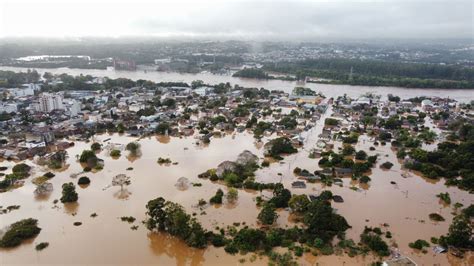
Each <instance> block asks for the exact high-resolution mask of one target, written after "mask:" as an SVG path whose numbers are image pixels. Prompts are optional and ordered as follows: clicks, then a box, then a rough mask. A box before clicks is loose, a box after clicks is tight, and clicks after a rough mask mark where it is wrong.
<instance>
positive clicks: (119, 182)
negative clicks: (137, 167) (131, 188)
mask: <svg viewBox="0 0 474 266" xmlns="http://www.w3.org/2000/svg"><path fill="white" fill-rule="evenodd" d="M130 183H131V182H130V177H129V176H127V175H125V174H118V175H116V176H114V177H113V178H112V186H120V190H123V186H128V185H130Z"/></svg>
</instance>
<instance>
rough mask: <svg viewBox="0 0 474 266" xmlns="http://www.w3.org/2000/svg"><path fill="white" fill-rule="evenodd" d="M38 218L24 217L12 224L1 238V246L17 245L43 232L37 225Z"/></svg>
mask: <svg viewBox="0 0 474 266" xmlns="http://www.w3.org/2000/svg"><path fill="white" fill-rule="evenodd" d="M37 224H38V220H36V219H33V218H28V219H23V220H20V221H18V222H16V223H13V224H11V225H10V226H9V227H8V229H7V230H6V231H5V233H4V234H3V236H2V238H1V239H0V247H2V248H9V247H16V246H19V245H20V244H21V242H22V241H23V240H26V239H30V238H33V237H35V236H37V235H38V234H39V233H40V232H41V228H39V227H38V226H37Z"/></svg>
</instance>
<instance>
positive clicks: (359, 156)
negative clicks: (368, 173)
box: [355, 150, 367, 160]
mask: <svg viewBox="0 0 474 266" xmlns="http://www.w3.org/2000/svg"><path fill="white" fill-rule="evenodd" d="M355 158H356V159H357V160H365V159H367V153H366V152H365V151H363V150H360V151H358V152H356V155H355Z"/></svg>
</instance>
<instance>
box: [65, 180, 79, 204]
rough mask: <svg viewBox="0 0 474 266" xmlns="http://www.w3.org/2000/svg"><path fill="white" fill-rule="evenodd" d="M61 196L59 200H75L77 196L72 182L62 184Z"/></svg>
mask: <svg viewBox="0 0 474 266" xmlns="http://www.w3.org/2000/svg"><path fill="white" fill-rule="evenodd" d="M62 194H63V196H62V197H61V202H62V203H66V202H76V201H77V199H78V198H79V197H78V195H77V192H76V186H74V184H73V183H72V182H69V183H64V184H63V193H62Z"/></svg>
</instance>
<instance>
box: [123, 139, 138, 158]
mask: <svg viewBox="0 0 474 266" xmlns="http://www.w3.org/2000/svg"><path fill="white" fill-rule="evenodd" d="M125 149H126V150H127V151H129V152H130V153H131V154H132V155H137V154H138V152H139V151H140V143H138V142H136V141H134V142H130V143H128V144H127V146H126V147H125Z"/></svg>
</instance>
